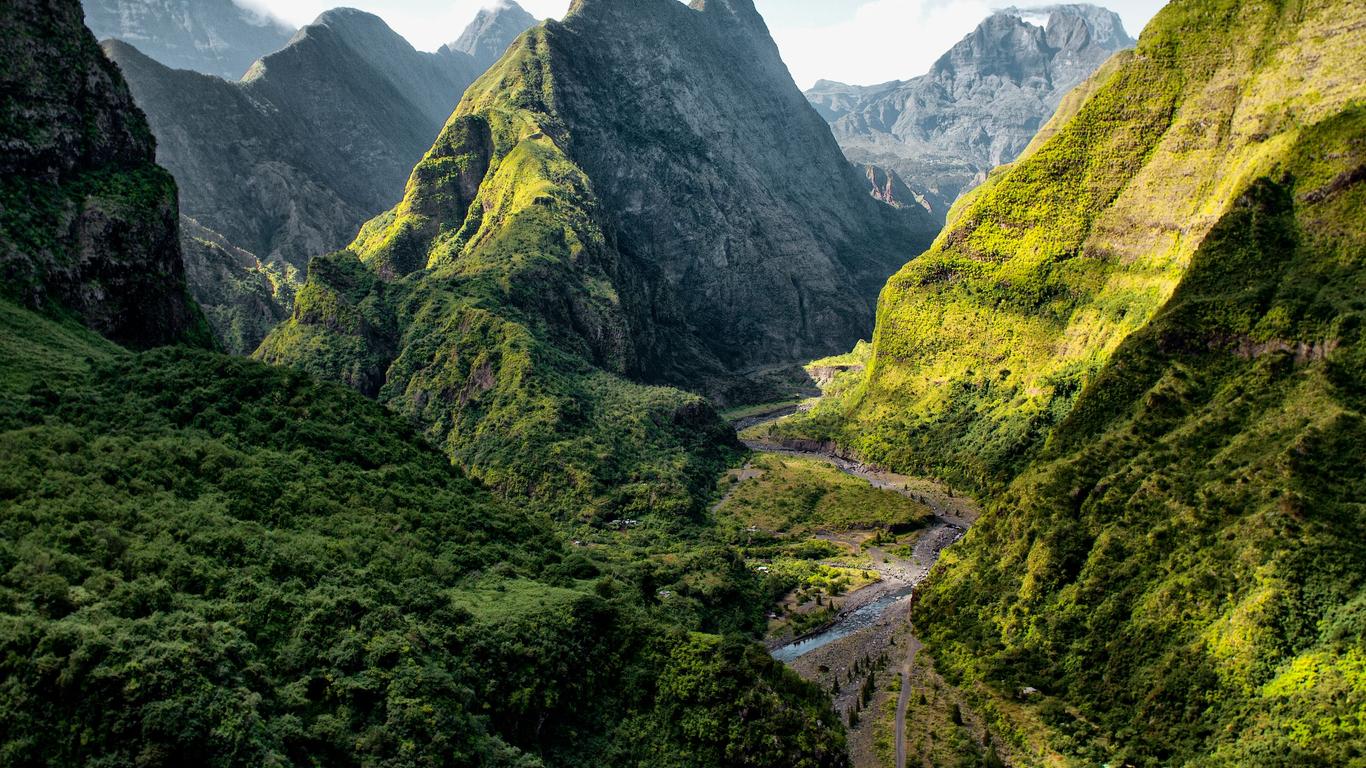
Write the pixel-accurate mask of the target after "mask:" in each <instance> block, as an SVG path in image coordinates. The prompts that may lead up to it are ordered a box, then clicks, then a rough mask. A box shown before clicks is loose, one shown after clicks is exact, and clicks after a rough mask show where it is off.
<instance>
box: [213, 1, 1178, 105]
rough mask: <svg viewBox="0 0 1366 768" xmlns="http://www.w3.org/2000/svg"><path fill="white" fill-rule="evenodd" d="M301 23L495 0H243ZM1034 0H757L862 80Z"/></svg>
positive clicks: (429, 43) (402, 27) (1153, 6)
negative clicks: (354, 11) (342, 8)
mask: <svg viewBox="0 0 1366 768" xmlns="http://www.w3.org/2000/svg"><path fill="white" fill-rule="evenodd" d="M239 2H240V3H241V4H242V5H246V6H250V7H254V8H257V9H263V10H267V11H269V12H270V13H272V14H274V15H275V16H277V17H279V18H280V19H282V20H284V21H286V22H288V23H290V24H293V25H295V26H303V25H304V24H307V23H308V22H310V21H312V20H313V19H315V18H317V16H318V14H320V13H322V12H323V11H325V10H327V9H328V8H332V7H335V6H337V5H347V6H350V7H354V8H361V9H363V10H367V11H370V12H372V13H375V14H377V15H378V16H380V17H382V18H383V19H384V20H385V21H386V22H388V24H389V26H391V27H393V28H394V29H395V30H397V31H398V32H399V34H401V35H403V36H404V37H406V38H408V40H409V41H410V42H411V43H412V44H413V45H414V46H416V47H417V48H419V49H422V50H426V51H434V50H436V49H437V48H440V47H441V45H442V44H444V43H447V42H450V41H452V40H454V39H455V38H457V37H459V36H460V32H461V31H462V30H463V29H464V28H465V25H466V24H468V23H469V22H470V20H471V19H473V18H474V15H475V13H477V12H478V11H479V9H480V8H481V7H483V6H485V5H491V4H492V3H491V2H490V0H239ZM519 2H520V3H521V5H522V7H523V8H526V9H527V11H529V12H530V13H532V14H533V15H535V16H537V17H538V18H548V17H554V18H559V17H560V16H562V15H564V12H565V10H567V9H568V7H569V0H519ZM1095 2H1097V4H1099V5H1104V6H1105V7H1107V8H1110V9H1111V10H1113V11H1115V12H1117V13H1119V15H1120V16H1121V17H1122V18H1123V19H1124V26H1125V29H1127V30H1128V31H1129V34H1130V35H1131V36H1133V37H1137V36H1138V33H1139V32H1140V31H1141V30H1142V29H1143V25H1145V24H1147V23H1148V20H1149V19H1151V18H1152V17H1153V15H1154V14H1156V13H1157V11H1158V9H1160V8H1161V7H1162V6H1163V5H1164V4H1165V2H1166V0H1095ZM1015 3H1018V4H1019V5H1020V6H1021V7H1029V6H1036V5H1042V4H1045V3H1042V2H1029V0H755V5H756V6H758V8H759V11H760V13H762V14H763V15H764V18H765V20H766V21H767V22H768V26H769V29H770V30H771V31H772V32H773V37H774V39H775V40H776V41H777V42H778V48H779V49H780V50H781V51H782V54H783V60H784V61H786V62H787V66H788V68H789V69H790V70H792V77H793V79H795V80H796V81H797V84H798V85H800V86H801V87H803V88H807V87H809V86H811V85H812V84H813V83H815V81H816V80H818V79H821V78H825V79H828V80H839V81H841V82H845V83H853V84H858V85H872V84H876V83H884V82H887V81H889V80H905V79H907V78H911V77H915V76H916V75H921V74H924V73H925V72H926V71H927V70H929V68H930V65H931V64H933V63H934V61H935V60H936V59H938V58H939V57H940V55H942V54H943V53H944V52H945V51H947V50H948V49H949V48H950V47H951V46H952V45H953V44H954V43H956V42H958V41H959V40H961V39H962V38H963V37H964V36H966V35H967V34H968V33H969V32H971V31H972V30H973V28H974V27H976V26H977V24H978V23H979V22H980V21H981V20H982V19H984V18H986V17H987V16H988V15H989V14H990V13H991V11H992V10H993V9H995V8H1000V7H1003V6H1009V5H1011V4H1015Z"/></svg>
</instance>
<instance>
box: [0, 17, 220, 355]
mask: <svg viewBox="0 0 1366 768" xmlns="http://www.w3.org/2000/svg"><path fill="white" fill-rule="evenodd" d="M54 59H61V60H62V61H63V62H64V66H62V67H56V68H54V67H49V66H47V63H48V62H50V61H52V60H54ZM0 146H3V147H4V151H3V152H2V153H0V282H2V283H3V284H2V285H0V297H3V298H8V299H11V300H13V301H17V302H19V303H22V304H24V305H26V306H29V307H34V308H42V309H44V310H46V311H68V312H73V313H75V314H76V315H77V316H79V317H80V318H81V320H82V321H83V322H84V323H85V324H87V325H88V326H90V327H91V328H94V329H95V330H97V331H99V332H101V333H103V334H105V335H107V336H110V337H111V338H114V339H116V340H117V341H119V342H121V343H124V344H129V345H132V346H136V347H151V346H156V345H159V344H169V343H174V342H178V341H192V342H195V343H200V344H206V345H207V344H211V343H212V340H211V338H210V337H209V333H208V327H207V326H206V324H205V322H204V318H203V316H202V315H201V314H200V313H199V310H198V309H197V308H196V307H195V306H194V302H192V301H191V300H190V299H189V296H188V294H187V293H186V291H185V280H184V266H183V265H182V263H181V257H180V247H179V244H178V243H177V242H176V226H175V222H176V187H175V182H174V181H172V180H171V177H170V175H169V174H167V173H166V172H165V171H164V170H162V169H161V168H159V167H157V165H156V163H155V160H154V155H155V151H156V143H155V141H154V140H153V139H152V135H151V132H150V131H148V129H147V121H146V120H145V119H144V117H143V115H142V113H141V112H139V111H138V110H137V108H136V107H134V106H133V100H132V97H130V96H129V95H128V88H127V86H126V85H125V84H124V82H123V79H122V78H121V77H119V74H118V68H117V67H115V66H113V65H112V64H110V63H109V61H107V60H106V59H105V58H104V55H103V54H102V53H101V52H100V48H99V46H98V45H97V44H96V43H95V38H94V37H93V36H92V35H91V34H90V32H89V31H88V30H86V29H85V27H84V26H82V24H81V9H80V7H79V6H78V5H76V6H73V5H72V4H69V3H60V4H57V6H56V7H51V6H50V5H49V4H48V3H44V2H38V1H37V0H15V1H14V2H6V3H5V4H4V6H3V7H0Z"/></svg>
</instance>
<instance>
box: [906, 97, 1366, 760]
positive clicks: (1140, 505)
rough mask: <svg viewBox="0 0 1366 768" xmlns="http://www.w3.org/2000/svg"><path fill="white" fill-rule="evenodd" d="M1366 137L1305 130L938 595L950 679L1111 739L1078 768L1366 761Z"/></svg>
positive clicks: (1086, 398) (1364, 121)
mask: <svg viewBox="0 0 1366 768" xmlns="http://www.w3.org/2000/svg"><path fill="white" fill-rule="evenodd" d="M1363 136H1366V109H1363V108H1361V107H1357V108H1354V109H1351V110H1349V111H1347V112H1345V113H1343V114H1341V115H1339V116H1337V117H1334V118H1331V119H1329V120H1325V121H1323V122H1321V123H1319V124H1318V125H1316V126H1314V127H1312V128H1309V129H1307V130H1305V131H1303V132H1302V134H1301V135H1300V137H1299V139H1298V140H1297V141H1296V143H1295V145H1294V146H1293V148H1292V149H1291V150H1290V151H1289V152H1288V153H1287V159H1286V161H1285V162H1284V163H1283V164H1282V165H1281V166H1280V167H1278V168H1276V169H1275V171H1274V172H1273V173H1272V174H1270V176H1268V177H1266V178H1264V179H1262V180H1259V181H1257V182H1256V183H1255V184H1253V185H1252V187H1251V188H1250V189H1249V190H1248V192H1247V193H1246V194H1244V195H1243V197H1242V198H1241V199H1240V201H1239V202H1238V204H1237V205H1236V206H1235V208H1234V209H1233V210H1232V211H1230V212H1229V213H1228V214H1226V215H1225V216H1224V218H1223V220H1222V221H1221V222H1220V223H1219V224H1218V225H1217V226H1216V227H1215V228H1214V230H1213V231H1212V232H1211V233H1210V235H1209V236H1208V237H1207V238H1206V239H1205V242H1204V244H1203V245H1202V247H1201V248H1200V250H1199V251H1198V252H1197V253H1196V255H1195V257H1194V259H1193V260H1192V263H1191V267H1190V270H1189V271H1188V273H1187V274H1186V276H1185V277H1184V279H1183V280H1182V282H1181V284H1180V286H1179V287H1178V288H1177V290H1176V291H1175V293H1174V295H1173V297H1172V299H1171V301H1170V302H1169V303H1168V304H1167V306H1165V307H1164V308H1163V309H1162V311H1161V312H1159V313H1158V315H1157V316H1156V317H1155V318H1154V320H1153V322H1152V323H1151V324H1150V325H1149V326H1148V327H1146V328H1144V329H1143V330H1142V331H1140V332H1138V333H1136V334H1134V335H1133V336H1131V337H1130V338H1129V339H1128V340H1127V341H1126V342H1125V344H1124V345H1123V346H1122V347H1121V348H1120V350H1119V351H1118V352H1117V353H1116V355H1115V357H1114V359H1113V361H1112V362H1111V364H1110V366H1108V367H1107V368H1106V369H1105V370H1104V371H1102V372H1101V374H1100V375H1099V376H1097V377H1096V379H1095V381H1094V383H1093V384H1092V385H1091V386H1090V387H1088V389H1087V390H1086V392H1085V393H1083V395H1082V397H1081V399H1080V401H1079V402H1078V404H1077V407H1076V408H1075V409H1074V410H1073V412H1072V413H1071V414H1070V415H1069V416H1068V418H1067V419H1066V421H1065V422H1064V423H1063V424H1062V425H1061V426H1060V427H1059V429H1058V430H1057V432H1056V433H1055V434H1054V436H1053V438H1052V440H1051V442H1050V446H1049V448H1048V449H1047V451H1046V452H1045V454H1044V459H1043V460H1042V461H1041V462H1039V464H1038V465H1037V466H1036V467H1034V468H1032V469H1031V470H1029V471H1028V472H1025V473H1024V474H1023V475H1022V476H1021V477H1020V478H1019V479H1018V480H1016V481H1015V483H1014V484H1013V485H1012V486H1011V487H1010V490H1009V492H1008V493H1007V494H1006V495H1005V496H1004V497H1003V498H1001V499H1000V500H999V501H998V502H997V504H996V505H995V507H996V509H995V512H994V513H993V514H988V515H986V516H984V517H983V522H982V523H981V524H980V526H979V528H978V529H975V530H974V531H973V533H972V535H971V536H970V537H969V540H968V542H967V545H966V547H965V548H964V549H962V550H960V551H957V552H954V553H953V554H951V555H948V556H946V562H947V563H948V566H949V568H948V570H947V571H946V572H945V574H944V577H943V578H942V579H941V580H940V581H939V582H938V583H937V584H936V586H935V587H934V588H933V589H932V590H931V591H930V592H929V593H928V594H927V596H926V599H925V601H924V603H923V611H924V613H923V614H922V616H924V617H925V618H924V619H923V621H924V622H925V624H926V626H927V627H928V641H929V642H930V643H932V644H933V645H934V646H935V647H936V649H937V651H938V652H939V653H940V656H941V658H942V659H944V660H945V661H946V662H947V667H948V670H949V671H950V672H951V673H952V674H954V675H956V676H958V677H959V678H960V679H966V680H978V679H980V680H985V681H988V682H990V683H993V684H997V685H1000V686H1002V687H1004V688H1007V689H1009V688H1010V687H1013V686H1016V685H1032V686H1034V687H1037V688H1039V689H1041V690H1044V691H1047V692H1056V693H1057V694H1058V695H1059V696H1061V697H1063V698H1064V699H1065V700H1067V701H1068V702H1070V703H1072V704H1075V705H1076V706H1077V707H1078V708H1079V710H1080V713H1081V715H1082V717H1084V718H1085V720H1086V721H1089V722H1090V723H1094V724H1095V725H1096V726H1097V727H1098V728H1099V731H1100V733H1099V737H1100V738H1099V739H1096V738H1095V737H1094V736H1092V737H1088V738H1085V739H1082V740H1080V741H1073V742H1072V744H1073V750H1072V751H1073V754H1074V755H1075V756H1076V757H1078V758H1079V759H1082V760H1087V761H1091V760H1099V759H1104V760H1107V761H1118V760H1123V761H1125V762H1128V763H1129V764H1133V765H1138V766H1145V765H1153V766H1156V765H1187V764H1188V765H1200V766H1248V765H1296V766H1339V765H1351V764H1354V763H1355V762H1359V761H1360V760H1361V759H1362V757H1363V755H1366V731H1363V730H1362V728H1361V725H1360V724H1361V722H1362V717H1363V715H1366V698H1363V696H1362V691H1363V690H1366V689H1364V688H1363V685H1366V677H1363V666H1362V658H1363V655H1362V653H1361V649H1362V648H1363V647H1366V624H1364V623H1363V622H1362V618H1361V606H1362V604H1363V603H1362V594H1363V587H1364V586H1366V577H1363V574H1366V545H1363V542H1366V515H1363V512H1366V509H1364V508H1363V506H1362V499H1363V498H1366V478H1364V477H1363V475H1362V471H1361V469H1362V467H1361V462H1360V446H1361V445H1363V444H1366V418H1363V406H1366V391H1363V389H1362V387H1361V382H1362V381H1363V380H1366V377H1363V375H1362V374H1363V369H1362V367H1361V360H1362V359H1363V358H1362V354H1361V338H1360V337H1361V329H1362V327H1363V320H1366V302H1364V301H1363V299H1362V297H1363V296H1366V219H1363V216H1362V212H1363V211H1366V188H1364V187H1363V186H1362V184H1361V172H1360V169H1361V168H1362V167H1366V141H1363V138H1362V137H1363ZM1192 712H1199V713H1200V716H1199V717H1198V718H1195V719H1192V718H1191V714H1190V713H1192ZM1053 722H1054V724H1055V726H1056V727H1057V728H1059V730H1062V731H1064V732H1069V733H1071V734H1072V735H1073V736H1075V735H1076V734H1075V730H1076V729H1075V728H1073V727H1072V724H1073V723H1074V722H1075V719H1074V718H1073V717H1072V716H1070V715H1061V716H1055V717H1053ZM1104 745H1108V746H1104Z"/></svg>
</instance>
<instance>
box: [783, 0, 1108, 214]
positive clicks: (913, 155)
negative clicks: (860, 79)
mask: <svg viewBox="0 0 1366 768" xmlns="http://www.w3.org/2000/svg"><path fill="white" fill-rule="evenodd" d="M1132 45H1133V40H1131V39H1130V38H1129V36H1128V35H1127V34H1126V33H1125V31H1124V27H1123V23H1122V22H1121V21H1120V19H1119V16H1117V15H1116V14H1114V13H1112V12H1110V11H1107V10H1104V9H1102V8H1097V7H1095V6H1090V5H1058V6H1049V7H1046V8H1041V9H1030V10H1029V11H1018V10H1015V9H1009V10H1005V11H1000V12H998V13H996V14H994V15H992V16H991V17H990V18H988V19H987V20H986V21H984V22H982V24H981V26H979V27H978V28H977V29H976V30H975V31H974V32H973V33H972V34H971V35H969V36H968V37H966V38H964V39H963V40H962V41H961V42H959V43H958V44H957V45H955V46H954V47H953V48H952V49H950V50H949V52H948V53H946V54H945V55H944V56H943V57H942V58H941V59H940V60H939V61H938V62H936V63H935V65H934V66H933V67H932V68H931V69H930V72H929V73H928V74H926V75H923V76H921V77H917V78H914V79H912V80H907V81H904V82H892V83H886V84H883V85H877V86H868V87H863V86H851V85H845V84H843V83H835V82H830V81H821V82H819V83H817V84H816V86H815V87H813V88H812V89H811V90H810V91H808V92H807V94H806V96H807V98H808V99H810V100H811V102H812V103H813V104H814V105H815V106H816V107H817V110H818V111H819V112H820V113H821V115H822V116H823V117H825V118H826V119H827V120H829V121H830V123H831V125H832V126H833V129H834V132H835V136H836V138H837V139H838V140H839V142H840V145H841V146H842V147H843V148H844V150H845V152H846V153H847V154H848V155H849V158H850V159H851V160H853V161H855V162H857V163H873V164H877V165H881V166H884V167H886V168H888V169H891V170H893V171H895V172H896V173H897V174H898V175H900V176H901V177H902V179H904V180H905V181H906V182H907V184H909V185H910V186H911V188H913V189H915V190H916V191H917V193H919V194H921V195H923V196H924V197H925V198H926V199H927V200H928V201H929V202H930V203H931V206H932V208H933V209H934V210H935V211H936V212H937V214H938V215H939V217H940V219H941V220H942V219H943V217H944V216H945V215H946V214H947V212H948V208H949V206H951V205H952V204H953V202H954V201H955V200H957V198H958V197H959V196H960V195H961V194H962V193H964V192H966V191H967V190H969V189H971V188H972V187H974V186H976V185H977V184H979V183H981V182H982V181H983V180H985V179H986V175H987V173H989V172H990V171H991V170H992V169H993V168H996V167H997V166H1000V165H1002V164H1004V163H1008V162H1011V161H1012V160H1014V159H1015V158H1016V157H1018V156H1019V154H1020V153H1021V152H1022V151H1023V150H1024V149H1025V147H1026V146H1028V144H1029V142H1030V140H1031V139H1032V138H1033V136H1034V134H1035V133H1036V132H1037V131H1038V130H1039V128H1040V127H1041V126H1043V124H1044V123H1045V122H1047V120H1048V118H1049V117H1050V116H1051V115H1052V114H1053V112H1054V110H1056V109H1057V107H1058V104H1059V102H1060V101H1061V100H1062V98H1063V97H1064V96H1065V95H1066V94H1067V93H1068V92H1069V91H1071V90H1072V89H1073V88H1075V87H1076V86H1077V85H1078V84H1080V83H1081V82H1082V81H1083V80H1085V79H1086V78H1087V77H1088V76H1089V75H1090V74H1091V73H1092V72H1094V71H1095V70H1096V69H1097V68H1099V67H1100V65H1101V64H1103V63H1104V62H1105V60H1106V59H1108V58H1110V56H1112V55H1113V54H1114V53H1115V52H1116V51H1119V50H1122V49H1124V48H1128V47H1130V46H1132Z"/></svg>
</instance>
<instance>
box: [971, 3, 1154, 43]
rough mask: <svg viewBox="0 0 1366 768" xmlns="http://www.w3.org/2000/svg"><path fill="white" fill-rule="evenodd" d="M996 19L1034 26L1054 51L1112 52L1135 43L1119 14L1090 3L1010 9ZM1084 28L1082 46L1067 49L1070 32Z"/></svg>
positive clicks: (998, 12)
mask: <svg viewBox="0 0 1366 768" xmlns="http://www.w3.org/2000/svg"><path fill="white" fill-rule="evenodd" d="M993 16H1010V17H1014V18H1016V19H1019V20H1021V21H1023V22H1024V23H1026V24H1029V25H1031V26H1035V27H1040V28H1042V29H1043V30H1044V31H1045V33H1046V35H1047V39H1048V41H1049V44H1050V45H1052V46H1053V47H1055V48H1068V47H1082V46H1084V45H1086V44H1088V43H1089V44H1093V45H1097V46H1100V47H1102V48H1107V49H1110V50H1120V49H1123V48H1131V47H1133V45H1134V44H1135V42H1136V41H1135V40H1134V39H1133V38H1132V37H1129V33H1128V32H1127V31H1126V30H1125V29H1124V20H1123V19H1121V18H1120V16H1119V14H1118V13H1115V12H1114V11H1112V10H1110V9H1108V8H1102V7H1100V6H1098V5H1091V4H1089V3H1065V4H1058V5H1044V6H1035V7H1030V8H1018V7H1010V8H1005V9H1003V10H1000V11H997V12H996V13H995V14H994V15H993ZM1078 24H1080V25H1082V26H1083V27H1084V29H1085V31H1086V33H1087V35H1086V38H1085V40H1084V41H1083V42H1081V43H1080V44H1079V45H1075V46H1068V45H1067V42H1068V36H1067V33H1068V30H1072V29H1076V28H1077V26H1078Z"/></svg>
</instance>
